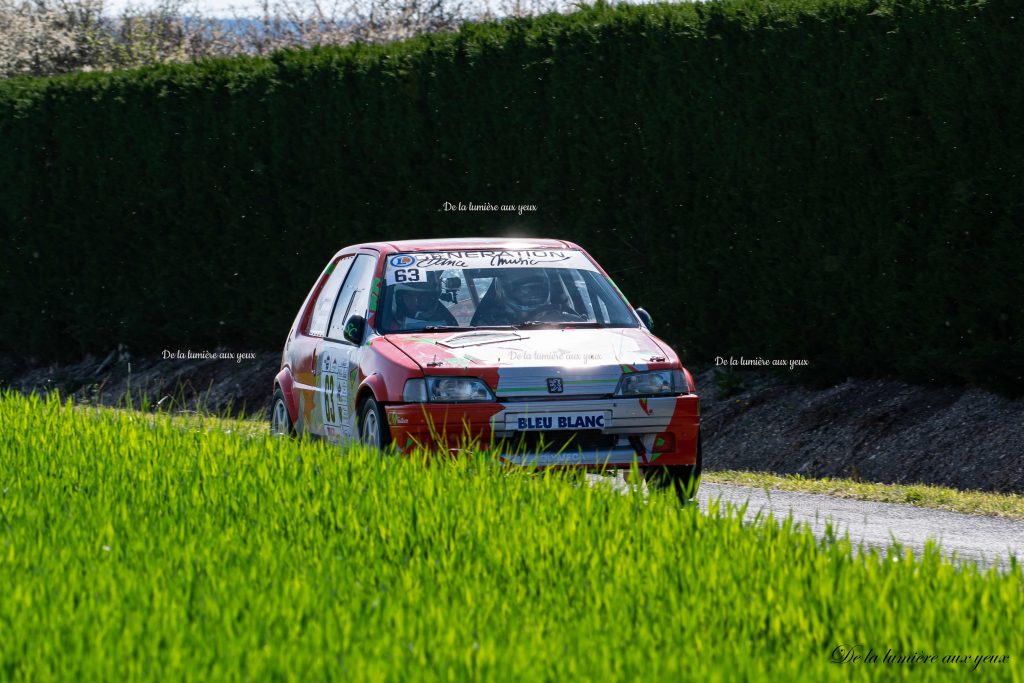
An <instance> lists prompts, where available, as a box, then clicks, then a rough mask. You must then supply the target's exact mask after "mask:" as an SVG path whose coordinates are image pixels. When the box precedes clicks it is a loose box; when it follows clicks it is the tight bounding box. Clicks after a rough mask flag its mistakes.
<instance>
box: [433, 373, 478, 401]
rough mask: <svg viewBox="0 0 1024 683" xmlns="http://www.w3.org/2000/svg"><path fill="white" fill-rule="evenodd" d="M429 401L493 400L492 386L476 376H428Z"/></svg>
mask: <svg viewBox="0 0 1024 683" xmlns="http://www.w3.org/2000/svg"><path fill="white" fill-rule="evenodd" d="M426 380H427V400H428V401H493V400H494V394H493V393H491V388H490V387H489V386H487V384H486V383H485V382H484V381H483V380H482V379H476V378H475V377H427V378H426Z"/></svg>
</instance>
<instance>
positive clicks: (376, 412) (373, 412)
mask: <svg viewBox="0 0 1024 683" xmlns="http://www.w3.org/2000/svg"><path fill="white" fill-rule="evenodd" d="M359 443H362V444H365V445H367V446H369V447H370V448H375V449H377V450H384V449H385V448H387V446H388V444H389V443H391V430H390V429H388V423H387V421H386V420H385V419H384V410H383V409H382V408H381V407H380V404H378V403H377V401H376V400H375V399H373V398H368V399H366V401H364V402H363V405H362V407H361V408H360V410H359Z"/></svg>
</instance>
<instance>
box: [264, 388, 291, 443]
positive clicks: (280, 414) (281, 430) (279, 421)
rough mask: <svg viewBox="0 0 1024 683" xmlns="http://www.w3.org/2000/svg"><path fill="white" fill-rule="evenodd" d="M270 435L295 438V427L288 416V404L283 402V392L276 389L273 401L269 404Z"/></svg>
mask: <svg viewBox="0 0 1024 683" xmlns="http://www.w3.org/2000/svg"><path fill="white" fill-rule="evenodd" d="M270 433H271V434H273V435H275V436H295V435H296V434H295V425H293V424H292V418H291V416H290V415H288V404H287V403H286V402H285V400H284V392H283V391H281V388H280V387H278V388H277V389H275V390H274V400H273V401H271V403H270Z"/></svg>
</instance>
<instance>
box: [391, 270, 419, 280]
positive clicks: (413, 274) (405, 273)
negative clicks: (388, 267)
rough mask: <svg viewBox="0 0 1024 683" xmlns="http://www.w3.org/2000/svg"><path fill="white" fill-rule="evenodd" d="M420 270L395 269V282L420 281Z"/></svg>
mask: <svg viewBox="0 0 1024 683" xmlns="http://www.w3.org/2000/svg"><path fill="white" fill-rule="evenodd" d="M419 281H420V271H418V270H417V269H415V268H406V269H404V270H403V269H399V270H396V271H395V282H419Z"/></svg>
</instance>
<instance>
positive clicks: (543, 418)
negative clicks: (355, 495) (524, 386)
mask: <svg viewBox="0 0 1024 683" xmlns="http://www.w3.org/2000/svg"><path fill="white" fill-rule="evenodd" d="M385 412H386V413H387V420H388V425H389V427H390V429H391V438H392V442H393V443H394V444H395V445H396V446H397V447H398V449H399V450H402V451H410V450H412V449H414V448H417V447H425V448H432V449H440V450H448V451H455V450H467V449H472V448H481V449H485V448H495V449H497V450H500V451H501V454H502V458H503V459H504V460H505V461H506V462H510V463H513V464H519V465H530V464H532V465H537V466H553V465H557V466H602V465H607V466H611V467H628V466H630V465H632V463H633V462H634V461H636V462H637V463H638V464H639V465H641V466H644V465H658V466H661V465H688V464H690V465H692V464H694V463H695V462H696V457H697V435H698V430H699V426H700V401H699V399H698V397H697V396H696V395H694V394H686V395H681V396H663V397H651V398H643V399H640V398H607V399H579V400H576V399H570V400H556V401H545V400H536V401H533V400H530V401H508V402H495V403H464V404H458V403H406V404H392V405H388V406H385ZM598 416H600V417H598ZM548 427H550V430H549V429H548ZM572 433H576V434H578V436H579V438H578V439H577V438H570V439H569V440H568V442H567V443H566V439H565V438H564V437H565V436H566V434H570V435H571V434H572ZM548 435H551V437H552V438H551V439H550V440H547V439H545V437H546V436H548Z"/></svg>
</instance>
